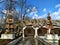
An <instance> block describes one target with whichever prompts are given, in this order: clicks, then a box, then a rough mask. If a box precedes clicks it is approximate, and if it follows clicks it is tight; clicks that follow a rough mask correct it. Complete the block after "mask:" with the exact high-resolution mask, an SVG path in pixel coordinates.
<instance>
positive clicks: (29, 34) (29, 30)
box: [24, 27, 35, 37]
mask: <svg viewBox="0 0 60 45" xmlns="http://www.w3.org/2000/svg"><path fill="white" fill-rule="evenodd" d="M34 35H35V30H34V29H33V28H32V27H26V28H25V30H24V36H25V37H34Z"/></svg>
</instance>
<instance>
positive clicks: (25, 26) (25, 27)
mask: <svg viewBox="0 0 60 45" xmlns="http://www.w3.org/2000/svg"><path fill="white" fill-rule="evenodd" d="M25 28H26V26H25V27H23V38H24V30H25Z"/></svg>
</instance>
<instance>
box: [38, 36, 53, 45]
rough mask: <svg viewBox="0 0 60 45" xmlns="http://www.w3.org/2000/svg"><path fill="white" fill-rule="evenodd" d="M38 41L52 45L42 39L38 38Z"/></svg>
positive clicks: (45, 44)
mask: <svg viewBox="0 0 60 45" xmlns="http://www.w3.org/2000/svg"><path fill="white" fill-rule="evenodd" d="M37 40H39V41H40V42H42V43H43V44H44V45H52V44H50V43H48V42H46V41H44V39H42V38H39V37H37Z"/></svg>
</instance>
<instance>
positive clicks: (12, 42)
mask: <svg viewBox="0 0 60 45" xmlns="http://www.w3.org/2000/svg"><path fill="white" fill-rule="evenodd" d="M21 39H22V37H19V38H18V39H15V40H13V41H11V42H10V43H8V44H7V45H15V44H16V43H18V41H19V40H21Z"/></svg>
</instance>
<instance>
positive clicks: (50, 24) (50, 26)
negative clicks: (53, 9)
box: [46, 13, 53, 34]
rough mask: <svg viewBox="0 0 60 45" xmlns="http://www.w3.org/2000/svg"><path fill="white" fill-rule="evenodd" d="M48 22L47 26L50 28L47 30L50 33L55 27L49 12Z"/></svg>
mask: <svg viewBox="0 0 60 45" xmlns="http://www.w3.org/2000/svg"><path fill="white" fill-rule="evenodd" d="M46 24H47V25H46V28H47V29H48V30H47V33H48V34H50V32H51V29H52V28H53V26H52V22H51V17H50V13H48V16H47V21H46Z"/></svg>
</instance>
